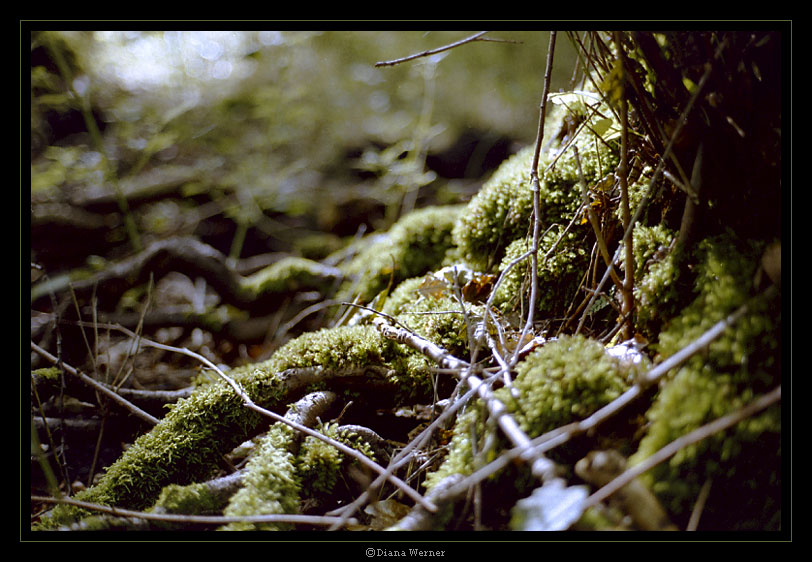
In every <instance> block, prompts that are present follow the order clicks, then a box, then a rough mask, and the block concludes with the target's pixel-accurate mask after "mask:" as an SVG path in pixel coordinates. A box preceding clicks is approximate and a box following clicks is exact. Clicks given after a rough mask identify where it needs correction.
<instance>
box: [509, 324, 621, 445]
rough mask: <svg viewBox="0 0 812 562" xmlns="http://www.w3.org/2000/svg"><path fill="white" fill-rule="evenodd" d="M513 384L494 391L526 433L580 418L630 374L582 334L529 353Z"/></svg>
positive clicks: (606, 398)
mask: <svg viewBox="0 0 812 562" xmlns="http://www.w3.org/2000/svg"><path fill="white" fill-rule="evenodd" d="M516 371H517V374H516V379H515V380H514V381H513V388H514V389H515V391H517V392H518V398H515V399H514V398H513V397H512V395H511V392H510V391H508V389H500V390H499V391H497V393H496V394H497V396H498V397H499V398H500V399H501V400H502V401H503V402H504V403H505V405H506V406H508V408H509V409H510V410H511V411H512V413H513V415H514V417H515V419H516V421H517V422H518V423H519V425H520V426H521V428H522V429H523V430H524V431H525V432H527V434H528V435H529V436H530V437H531V438H532V437H536V436H538V435H541V434H542V433H544V432H546V431H549V430H552V429H554V428H556V427H559V426H562V425H565V424H567V423H570V422H572V421H575V420H578V419H583V418H585V417H587V416H589V415H590V414H592V413H593V412H595V411H596V410H597V409H598V408H600V407H601V406H604V405H606V404H608V403H609V402H611V401H612V400H614V399H615V398H617V397H618V396H620V395H621V394H622V393H623V392H624V391H625V390H626V389H627V388H628V387H629V384H630V382H631V379H632V377H633V374H632V373H630V372H629V370H628V367H626V366H624V365H623V364H622V363H621V362H620V361H619V360H618V359H616V358H615V357H612V356H611V355H609V354H608V353H606V350H605V348H604V346H603V345H602V344H601V343H599V342H597V341H594V340H590V339H587V338H585V337H583V336H562V337H560V338H559V339H557V340H554V341H551V342H549V343H547V344H546V345H544V346H543V347H541V348H540V349H538V350H536V351H533V352H532V353H530V354H529V355H528V356H527V358H526V359H525V360H524V361H522V362H521V363H519V365H518V366H517V368H516Z"/></svg>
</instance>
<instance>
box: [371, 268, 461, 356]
mask: <svg viewBox="0 0 812 562" xmlns="http://www.w3.org/2000/svg"><path fill="white" fill-rule="evenodd" d="M427 279H429V281H426V280H427ZM430 279H431V277H429V276H426V277H419V278H413V279H408V280H406V281H404V282H403V283H401V284H400V285H399V286H398V287H397V289H395V291H393V293H392V295H391V296H390V297H389V299H388V300H387V302H386V305H385V306H384V309H383V311H384V312H386V313H387V314H390V315H392V316H395V317H397V318H398V319H399V320H400V321H401V322H403V324H405V325H406V326H408V327H409V328H410V329H412V330H413V331H414V332H415V333H417V334H418V335H420V336H422V337H424V338H425V339H427V340H429V341H431V342H434V343H435V344H437V345H439V346H440V347H442V348H443V349H445V350H446V351H448V352H449V353H451V354H452V355H457V354H463V356H464V355H467V348H468V337H467V330H466V326H465V316H464V315H463V310H462V306H461V305H460V303H459V301H458V300H457V299H456V298H455V297H454V295H453V292H454V288H453V285H446V286H445V287H444V288H442V289H437V290H436V291H428V290H423V289H425V287H426V283H430V282H431V281H430ZM466 307H467V308H468V309H472V308H474V307H472V306H471V304H470V303H466ZM473 316H475V313H474V312H473V311H471V317H473ZM469 318H470V317H469Z"/></svg>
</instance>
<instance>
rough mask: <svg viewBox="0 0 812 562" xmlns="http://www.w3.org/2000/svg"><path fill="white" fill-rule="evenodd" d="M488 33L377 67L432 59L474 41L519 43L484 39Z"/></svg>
mask: <svg viewBox="0 0 812 562" xmlns="http://www.w3.org/2000/svg"><path fill="white" fill-rule="evenodd" d="M486 33H488V32H487V31H480V32H479V33H475V34H473V35H471V36H470V37H466V38H465V39H461V40H459V41H455V42H454V43H449V44H448V45H443V46H442V47H437V48H436V49H429V50H427V51H422V52H420V53H415V54H413V55H409V56H406V57H402V58H399V59H394V60H386V61H379V62H376V63H375V66H395V65H397V64H401V63H404V62H408V61H410V60H414V59H419V58H422V57H430V56H431V55H436V54H437V53H442V52H445V51H449V50H451V49H455V48H457V47H460V46H462V45H465V44H467V43H472V42H474V41H492V42H499V43H518V41H509V40H507V39H491V38H487V37H483V35H485V34H486Z"/></svg>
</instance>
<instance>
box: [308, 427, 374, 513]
mask: <svg viewBox="0 0 812 562" xmlns="http://www.w3.org/2000/svg"><path fill="white" fill-rule="evenodd" d="M320 431H321V433H323V434H324V435H326V436H328V437H331V438H333V439H335V440H336V441H340V442H342V443H344V444H346V445H349V446H350V447H352V448H354V449H356V450H359V451H361V452H362V453H363V454H365V455H366V456H368V457H369V458H371V459H373V460H374V458H375V457H374V455H373V454H372V450H371V449H370V447H369V445H368V444H367V443H366V442H365V441H364V440H363V439H361V438H360V437H358V436H357V435H355V434H354V433H348V432H344V431H339V430H338V425H336V424H327V425H325V426H324V427H322V428H320ZM347 459H348V457H346V455H344V454H343V453H341V452H340V451H339V450H338V449H336V448H335V447H333V446H332V445H329V444H327V443H325V442H324V441H322V440H320V439H316V438H315V437H311V436H307V437H306V438H305V440H304V442H303V443H302V449H301V452H300V454H299V455H298V456H297V458H296V469H297V471H298V474H299V478H300V480H301V482H302V489H303V490H306V491H307V493H308V497H312V496H314V495H322V494H330V493H332V492H333V489H334V488H335V485H336V483H337V482H338V480H339V477H340V475H341V472H342V469H343V468H345V467H344V464H345V462H346V461H347Z"/></svg>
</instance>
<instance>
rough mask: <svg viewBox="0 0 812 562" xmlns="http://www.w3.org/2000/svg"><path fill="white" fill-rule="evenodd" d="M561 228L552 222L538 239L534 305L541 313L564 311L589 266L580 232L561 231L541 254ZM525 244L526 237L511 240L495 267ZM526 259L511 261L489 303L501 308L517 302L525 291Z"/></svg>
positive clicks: (511, 307) (551, 314)
mask: <svg viewBox="0 0 812 562" xmlns="http://www.w3.org/2000/svg"><path fill="white" fill-rule="evenodd" d="M564 228H565V226H564V225H555V226H553V227H552V228H550V229H548V230H547V232H545V233H544V234H543V236H542V237H541V240H539V254H538V255H539V260H538V280H539V287H541V290H540V291H539V294H538V302H537V303H536V307H537V310H538V311H539V314H540V315H541V316H543V317H552V318H555V317H560V316H561V315H563V314H564V312H565V311H566V310H567V308H568V307H569V306H570V304H571V303H572V300H573V298H574V297H575V296H576V294H577V291H578V287H579V285H580V283H581V280H582V279H583V276H584V271H585V270H586V269H587V268H588V266H589V251H588V246H587V244H586V242H585V240H584V236H583V232H573V231H570V232H567V233H565V234H564V235H563V238H561V240H560V241H559V242H558V245H557V246H556V248H555V251H553V252H552V253H551V254H550V256H549V257H547V258H546V259H545V258H544V256H545V255H546V254H547V252H548V250H549V249H550V248H552V247H553V245H554V244H555V243H556V241H558V239H559V237H560V236H561V234H562V231H563V230H564ZM529 248H530V243H529V241H528V240H526V239H524V238H520V239H518V240H514V241H513V242H512V243H511V244H510V245H509V246H508V247H507V250H506V252H505V257H504V259H503V260H502V263H501V265H500V266H499V271H500V272H501V271H504V270H505V269H506V268H507V266H508V264H509V263H511V262H512V261H513V260H515V259H517V258H518V257H520V256H522V255H523V254H525V253H526V252H527V250H528V249H529ZM530 263H531V262H530V258H529V257H527V258H525V259H524V260H523V261H521V262H519V263H517V264H515V265H514V266H513V267H512V268H511V269H510V271H508V273H507V274H506V275H505V277H504V279H503V281H502V283H501V285H500V286H499V288H498V289H497V292H496V295H495V296H494V300H493V303H494V305H495V306H498V307H500V308H501V309H502V311H503V312H509V311H510V310H515V309H517V308H518V307H519V306H520V305H521V297H522V296H523V295H525V294H527V290H525V289H526V287H527V285H525V284H526V283H528V282H529V271H530Z"/></svg>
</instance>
